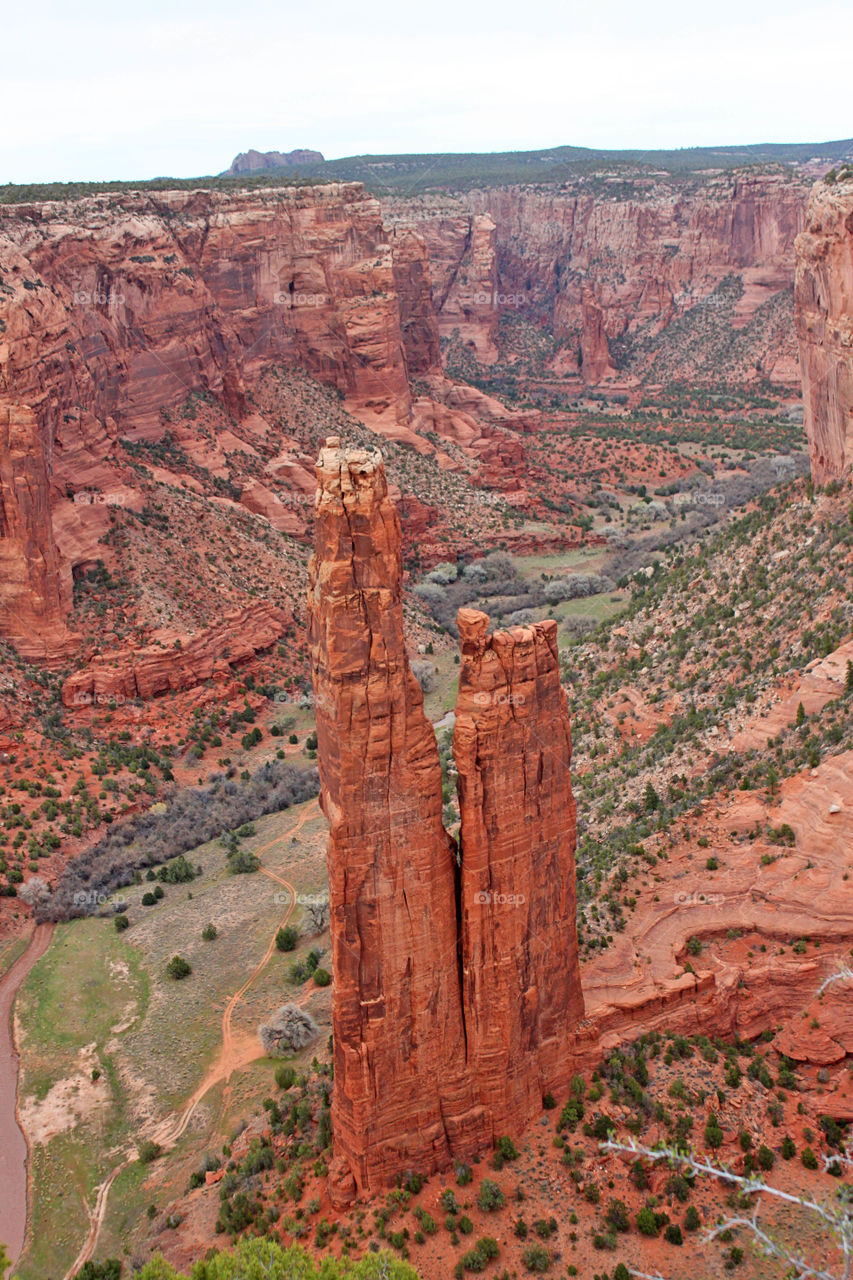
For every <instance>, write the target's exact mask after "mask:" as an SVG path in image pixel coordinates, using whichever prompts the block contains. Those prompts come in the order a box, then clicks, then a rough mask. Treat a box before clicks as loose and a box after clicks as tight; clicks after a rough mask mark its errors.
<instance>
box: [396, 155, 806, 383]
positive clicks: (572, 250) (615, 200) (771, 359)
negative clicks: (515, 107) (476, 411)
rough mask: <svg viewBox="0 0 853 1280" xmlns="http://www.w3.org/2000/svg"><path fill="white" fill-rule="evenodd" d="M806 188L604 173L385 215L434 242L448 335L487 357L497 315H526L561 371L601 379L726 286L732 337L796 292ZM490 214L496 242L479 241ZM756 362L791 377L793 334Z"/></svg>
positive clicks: (745, 179)
mask: <svg viewBox="0 0 853 1280" xmlns="http://www.w3.org/2000/svg"><path fill="white" fill-rule="evenodd" d="M807 194H808V181H807V180H805V179H804V178H803V177H801V176H800V175H799V174H793V173H791V174H781V173H779V172H778V171H775V172H768V173H764V174H762V173H740V174H731V173H729V174H721V175H719V176H717V177H712V178H702V179H699V178H695V177H694V178H691V179H685V180H684V181H681V182H674V181H672V180H668V179H663V178H660V177H658V178H656V177H654V176H648V177H645V178H639V177H637V178H633V179H623V178H620V177H616V176H614V177H612V179H611V178H608V177H607V176H602V175H596V176H594V177H590V178H589V179H588V180H586V181H580V182H576V183H574V184H573V185H572V186H571V187H565V188H560V187H556V186H548V187H544V186H542V187H534V186H529V187H525V186H508V187H496V188H490V189H484V190H472V191H469V192H467V193H465V194H464V195H460V196H448V197H438V196H425V197H422V198H420V199H399V198H398V199H394V198H390V199H388V200H386V201H384V202H383V208H384V210H385V214H386V219H387V220H389V221H391V222H394V221H402V222H407V223H409V224H410V225H412V226H413V227H416V228H417V230H418V231H419V232H420V233H421V235H422V236H423V237H424V240H425V241H426V244H427V247H428V249H429V254H430V261H431V264H432V274H433V291H434V297H435V304H436V310H437V311H438V316H439V325H440V329H441V334H442V337H450V336H451V335H452V333H453V330H454V328H457V329H458V330H459V336H460V338H461V340H462V341H463V343H466V342H467V343H468V345H469V346H470V347H471V348H472V349H473V350H474V351H475V352H476V354H477V355H478V357H479V359H480V360H481V362H483V363H488V362H489V361H490V360H491V359H493V358H494V355H493V353H494V351H495V347H494V337H495V333H496V326H497V322H498V319H499V317H500V315H502V314H509V315H516V316H520V317H523V318H528V319H530V320H532V321H534V322H536V323H544V324H547V325H548V326H549V327H550V328H552V330H553V332H554V334H555V336H556V337H557V339H558V340H559V341H561V342H563V343H565V344H566V348H567V350H566V353H565V355H564V358H563V372H572V371H575V372H579V373H580V374H582V376H583V378H584V380H585V381H586V382H588V383H591V384H595V383H597V382H599V381H601V380H603V379H604V378H606V377H608V376H611V374H612V372H613V369H612V365H613V364H614V362H615V360H616V359H617V357H620V356H623V355H624V348H625V346H626V339H628V338H630V337H632V336H633V335H637V334H655V333H657V332H659V331H660V330H662V329H664V328H666V327H667V326H668V325H669V324H671V323H672V322H673V321H674V320H676V319H678V318H679V317H680V316H683V315H684V314H685V313H686V312H688V311H690V310H691V309H692V308H695V307H697V306H702V305H706V306H708V305H710V306H716V305H718V301H717V300H715V301H714V302H712V303H710V304H709V303H708V302H707V299H708V298H709V297H710V296H711V295H712V294H714V291H715V290H716V289H717V288H718V286H720V285H721V283H722V282H723V281H725V280H727V278H728V279H729V280H730V282H731V283H732V285H733V288H734V293H736V294H737V297H736V298H735V299H734V301H733V306H732V314H731V326H732V329H733V331H737V330H738V329H740V328H742V327H744V326H745V325H747V324H748V323H749V322H750V321H751V320H753V319H754V318H755V316H756V312H757V311H758V310H759V308H761V307H762V305H763V304H767V303H770V302H771V300H772V299H774V298H775V297H777V295H779V294H784V295H786V296H789V295H790V291H791V287H792V285H793V279H794V254H793V246H794V239H795V237H796V234H797V232H798V231H799V229H800V227H801V226H802V223H803V216H804V211H805V204H806V198H807ZM483 219H487V220H488V224H489V225H491V226H493V227H494V231H493V233H492V235H491V237H490V238H489V237H487V236H485V235H484V234H482V233H481V234H480V235H479V237H477V236H475V235H474V228H475V227H476V226H477V225H478V223H479V224H482V220H483ZM475 244H476V246H477V248H476V252H475V247H474V246H475ZM486 282H489V283H488V284H487V283H486ZM487 299H488V302H487ZM486 303H487V304H486ZM483 304H486V305H483ZM789 328H790V326H789ZM757 359H758V362H759V366H760V367H759V368H758V372H759V373H761V374H762V375H765V376H768V377H776V378H778V379H780V380H783V381H790V382H794V381H795V380H796V377H797V374H796V352H795V349H794V343H793V333H792V332H789V333H788V335H787V338H786V339H785V340H784V341H780V340H778V334H774V336H773V337H772V338H771V339H769V340H768V342H767V345H766V349H765V350H763V351H761V350H759V351H758V353H757Z"/></svg>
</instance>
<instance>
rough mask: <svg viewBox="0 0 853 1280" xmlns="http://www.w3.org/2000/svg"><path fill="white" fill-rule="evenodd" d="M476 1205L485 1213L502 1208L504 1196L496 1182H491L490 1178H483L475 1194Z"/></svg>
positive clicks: (504, 1200) (504, 1201)
mask: <svg viewBox="0 0 853 1280" xmlns="http://www.w3.org/2000/svg"><path fill="white" fill-rule="evenodd" d="M477 1204H478V1205H479V1206H480V1208H481V1209H484V1210H485V1211H486V1213H494V1211H495V1210H496V1209H502V1208H503V1207H504V1205H505V1204H506V1196H505V1195H504V1193H503V1192H502V1191H501V1189H500V1187H499V1186H498V1184H497V1183H496V1182H492V1180H491V1178H484V1179H483V1181H482V1182H481V1183H480V1190H479V1192H478V1193H477Z"/></svg>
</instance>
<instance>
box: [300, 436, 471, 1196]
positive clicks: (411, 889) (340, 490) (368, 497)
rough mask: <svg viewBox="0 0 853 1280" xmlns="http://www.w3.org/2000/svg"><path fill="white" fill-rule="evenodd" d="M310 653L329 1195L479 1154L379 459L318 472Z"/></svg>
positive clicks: (452, 924)
mask: <svg viewBox="0 0 853 1280" xmlns="http://www.w3.org/2000/svg"><path fill="white" fill-rule="evenodd" d="M317 474H318V492H317V507H316V526H315V536H316V551H315V555H314V557H313V558H312V561H311V565H310V569H309V595H308V606H309V644H310V649H311V659H312V669H313V678H314V708H315V715H316V724H317V738H318V764H319V769H320V779H321V784H322V793H321V794H322V806H323V811H324V813H325V814H326V817H327V819H328V822H329V846H328V867H329V897H330V906H331V913H330V914H331V920H330V928H331V938H332V961H333V967H334V974H335V987H334V994H333V1005H332V1026H333V1034H334V1061H335V1086H334V1093H333V1100H332V1129H333V1133H334V1160H333V1164H332V1169H331V1178H330V1182H331V1187H332V1192H333V1194H334V1195H335V1196H336V1197H337V1198H338V1199H340V1200H342V1201H343V1200H346V1199H347V1198H348V1197H351V1196H352V1194H354V1193H355V1192H356V1191H357V1192H362V1191H364V1190H365V1189H367V1188H377V1187H382V1186H386V1185H389V1184H390V1182H391V1181H392V1180H393V1177H394V1175H395V1174H397V1173H399V1172H401V1171H402V1170H404V1169H407V1168H411V1169H418V1170H421V1171H425V1172H430V1171H433V1170H435V1169H437V1168H444V1167H447V1165H448V1164H449V1162H450V1159H451V1155H452V1154H456V1155H459V1156H462V1157H463V1158H464V1157H465V1156H466V1155H467V1156H469V1157H470V1156H471V1155H472V1154H474V1153H475V1152H476V1151H477V1150H479V1149H481V1148H482V1147H483V1145H484V1144H487V1143H488V1141H489V1136H490V1129H489V1126H488V1117H487V1116H486V1114H485V1112H484V1110H483V1108H482V1107H479V1106H478V1105H477V1104H476V1100H475V1091H474V1089H473V1087H472V1084H471V1081H470V1080H469V1078H468V1075H467V1070H466V1061H465V1039H464V1032H463V1024H462V999H461V990H460V979H459V957H458V951H457V923H456V917H457V908H456V887H455V880H456V863H455V858H454V853H453V847H452V843H451V841H450V839H449V838H448V836H447V835H446V833H445V831H444V828H443V827H442V823H441V805H442V796H441V767H440V765H439V759H438V750H437V747H436V741H435V735H434V733H433V730H432V726H431V725H430V723H429V721H428V720H427V719H426V716H425V715H424V710H423V695H422V693H421V689H420V686H419V684H418V682H417V680H416V679H415V677H414V676H413V674H412V672H411V669H410V667H409V662H408V658H407V655H406V648H405V643H404V639H403V615H402V607H403V606H402V565H401V554H400V547H401V540H400V522H399V519H398V517H397V512H396V509H395V507H394V505H393V503H392V502H391V501H390V499H389V497H388V493H387V484H386V480H385V471H384V467H383V464H382V461H381V458H380V457H379V455H378V454H377V453H368V452H366V451H363V450H349V451H344V450H341V449H340V448H339V442H338V441H337V440H334V439H330V440H329V442H328V446H327V447H326V448H325V449H324V450H323V451H322V453H321V455H320V460H319V463H318V468H317Z"/></svg>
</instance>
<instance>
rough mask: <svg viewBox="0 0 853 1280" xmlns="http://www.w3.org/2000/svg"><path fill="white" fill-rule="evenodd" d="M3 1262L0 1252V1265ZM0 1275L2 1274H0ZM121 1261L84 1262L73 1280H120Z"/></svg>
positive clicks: (106, 1259) (113, 1259)
mask: <svg viewBox="0 0 853 1280" xmlns="http://www.w3.org/2000/svg"><path fill="white" fill-rule="evenodd" d="M3 1261H4V1259H3V1253H2V1250H0V1264H2V1262H3ZM0 1274H2V1273H0ZM120 1277H121V1261H120V1260H119V1259H118V1258H105V1259H104V1261H103V1262H92V1261H91V1259H90V1260H89V1261H88V1262H84V1263H83V1265H82V1267H81V1268H80V1270H79V1271H78V1272H76V1273H75V1276H74V1280H120Z"/></svg>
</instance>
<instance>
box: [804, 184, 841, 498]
mask: <svg viewBox="0 0 853 1280" xmlns="http://www.w3.org/2000/svg"><path fill="white" fill-rule="evenodd" d="M796 317H797V337H798V339H799V344H800V365H801V369H802V375H803V400H804V408H805V428H806V435H807V436H808V440H809V449H810V453H811V465H812V476H813V478H814V480H815V481H816V482H817V483H819V484H822V483H824V482H825V481H827V480H832V479H836V478H838V477H840V476H841V475H843V474H844V472H845V471H847V470H848V469H849V467H850V465H851V463H853V181H847V182H843V183H838V184H837V185H834V186H829V185H827V183H825V182H818V183H817V184H816V186H815V187H814V190H813V191H812V195H811V199H810V201H809V206H808V213H807V215H806V225H805V228H804V230H803V232H802V234H801V235H799V236H798V237H797V282H796Z"/></svg>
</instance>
